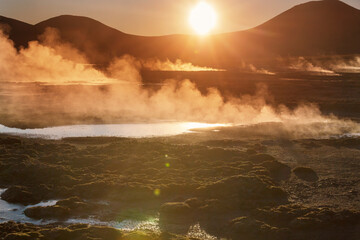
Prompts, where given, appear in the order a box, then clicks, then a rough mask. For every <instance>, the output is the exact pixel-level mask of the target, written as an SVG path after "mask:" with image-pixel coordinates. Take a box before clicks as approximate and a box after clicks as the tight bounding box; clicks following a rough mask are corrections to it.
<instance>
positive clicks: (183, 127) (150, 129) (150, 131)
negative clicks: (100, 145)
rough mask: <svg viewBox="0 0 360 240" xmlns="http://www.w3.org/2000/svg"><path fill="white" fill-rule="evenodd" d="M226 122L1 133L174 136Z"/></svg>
mask: <svg viewBox="0 0 360 240" xmlns="http://www.w3.org/2000/svg"><path fill="white" fill-rule="evenodd" d="M222 126H226V125H225V124H209V123H194V122H170V123H144V124H140V123H134V124H99V125H69V126H60V127H48V128H35V129H18V128H9V127H6V126H4V125H0V133H6V134H14V135H21V136H26V137H40V138H47V139H62V138H67V137H131V138H141V137H161V136H173V135H179V134H183V133H188V132H191V130H192V129H200V128H215V127H222Z"/></svg>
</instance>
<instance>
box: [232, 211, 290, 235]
mask: <svg viewBox="0 0 360 240" xmlns="http://www.w3.org/2000/svg"><path fill="white" fill-rule="evenodd" d="M228 234H229V237H230V238H231V239H246V240H257V239H259V240H262V239H278V238H279V236H280V235H283V234H284V233H282V231H281V230H280V229H278V228H276V227H272V226H270V225H268V224H266V223H264V222H261V221H258V220H256V219H253V218H251V217H239V218H236V219H233V220H232V221H231V222H230V226H229V233H228Z"/></svg>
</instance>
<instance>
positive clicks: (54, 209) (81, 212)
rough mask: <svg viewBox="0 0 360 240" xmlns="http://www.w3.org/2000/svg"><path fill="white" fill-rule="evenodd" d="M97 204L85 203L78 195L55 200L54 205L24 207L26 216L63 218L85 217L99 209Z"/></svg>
mask: <svg viewBox="0 0 360 240" xmlns="http://www.w3.org/2000/svg"><path fill="white" fill-rule="evenodd" d="M99 207H100V206H99V205H98V204H92V203H86V202H84V201H82V200H81V199H80V198H79V197H71V198H68V199H64V200H60V201H57V202H56V204H55V205H54V206H45V207H30V208H27V209H25V211H24V213H25V215H26V216H27V217H30V218H34V219H59V220H64V219H67V218H69V217H71V216H82V217H86V216H88V215H90V214H91V213H93V212H94V211H96V210H97V209H99Z"/></svg>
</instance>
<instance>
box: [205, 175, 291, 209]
mask: <svg viewBox="0 0 360 240" xmlns="http://www.w3.org/2000/svg"><path fill="white" fill-rule="evenodd" d="M198 192H199V194H200V196H202V197H203V198H205V199H219V200H221V201H225V202H226V204H227V205H228V206H234V207H237V208H252V207H255V206H261V205H278V204H279V203H284V202H287V193H286V192H285V191H283V190H282V189H281V188H278V187H276V186H275V185H273V184H272V183H271V182H270V181H268V180H267V179H263V178H261V177H258V176H244V175H237V176H232V177H229V178H225V179H223V180H220V181H217V182H214V183H210V184H207V185H205V186H202V187H200V188H199V189H198Z"/></svg>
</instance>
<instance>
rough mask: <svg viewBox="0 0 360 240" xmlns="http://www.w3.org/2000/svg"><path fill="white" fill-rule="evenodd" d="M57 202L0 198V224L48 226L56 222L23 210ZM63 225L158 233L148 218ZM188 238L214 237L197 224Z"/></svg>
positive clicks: (155, 220) (156, 221)
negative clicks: (25, 202)
mask: <svg viewBox="0 0 360 240" xmlns="http://www.w3.org/2000/svg"><path fill="white" fill-rule="evenodd" d="M5 191H6V189H0V195H1V194H2V193H3V192H5ZM56 202H57V200H49V201H44V202H41V203H38V204H35V205H29V206H23V205H21V204H12V203H8V202H6V201H4V200H2V199H1V198H0V223H2V222H7V221H15V222H24V223H25V222H27V223H33V224H49V223H54V222H56V220H34V219H32V218H29V217H27V216H25V214H24V210H25V209H26V208H29V207H35V206H51V205H55V204H56ZM64 223H65V224H75V223H84V224H90V225H102V226H110V227H114V228H117V229H121V230H124V231H132V230H137V229H143V230H144V229H146V230H151V231H153V232H160V227H159V219H158V218H155V217H154V218H149V219H147V220H145V221H139V220H123V221H119V222H117V221H110V222H105V221H100V220H98V219H95V218H91V217H90V218H86V219H81V218H70V219H68V220H66V221H65V222H64ZM187 236H188V237H197V238H201V239H205V240H213V239H216V238H215V237H213V236H211V235H209V234H207V233H206V232H205V231H204V230H203V229H201V227H200V225H199V224H196V225H194V226H192V227H191V228H190V230H189V232H188V234H187Z"/></svg>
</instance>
